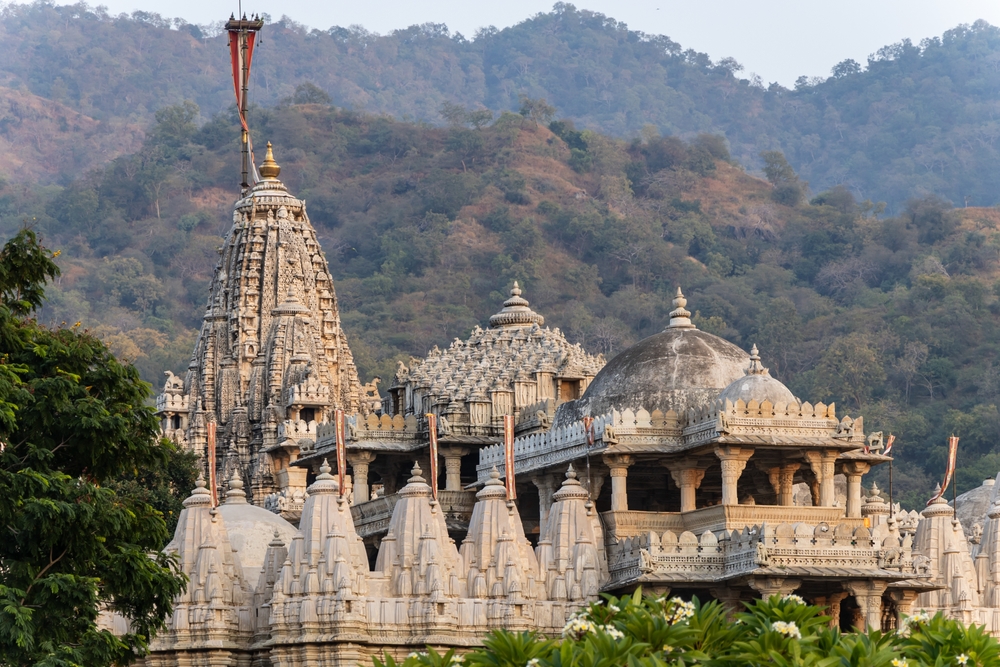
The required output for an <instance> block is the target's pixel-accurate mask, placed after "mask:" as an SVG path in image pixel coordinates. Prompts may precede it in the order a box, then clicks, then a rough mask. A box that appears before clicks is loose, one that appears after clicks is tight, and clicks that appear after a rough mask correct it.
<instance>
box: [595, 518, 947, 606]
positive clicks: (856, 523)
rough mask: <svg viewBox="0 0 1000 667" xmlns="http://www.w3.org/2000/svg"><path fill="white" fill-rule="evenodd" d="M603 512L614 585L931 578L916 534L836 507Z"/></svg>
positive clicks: (609, 584) (609, 586) (614, 587)
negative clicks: (868, 523) (916, 552)
mask: <svg viewBox="0 0 1000 667" xmlns="http://www.w3.org/2000/svg"><path fill="white" fill-rule="evenodd" d="M601 516H602V518H603V519H604V522H605V525H606V526H607V528H608V532H607V534H606V549H607V555H608V568H609V573H610V579H609V581H608V582H607V584H606V585H605V589H606V590H620V589H622V588H623V587H630V586H635V585H644V586H653V587H655V586H657V585H659V586H668V587H669V586H671V585H676V584H682V583H683V584H685V585H691V584H697V583H702V584H706V585H711V584H714V583H719V582H732V581H734V580H738V579H741V578H742V579H746V580H759V579H762V578H773V579H780V580H785V579H787V580H795V581H809V580H815V581H823V580H828V579H829V578H831V577H834V578H843V579H850V580H861V579H864V580H881V581H885V582H887V583H891V582H896V581H903V580H910V581H916V580H924V579H927V578H928V576H929V573H928V572H927V571H926V568H923V567H922V566H921V564H919V563H914V559H913V557H912V552H913V544H912V536H911V535H909V534H905V535H901V534H900V533H898V532H895V531H893V532H890V531H889V530H888V529H887V528H886V526H885V525H884V524H880V525H878V526H876V527H875V528H874V529H871V530H869V529H868V528H866V527H865V526H864V520H863V519H849V518H846V517H844V515H843V509H841V508H836V507H768V506H761V505H747V506H739V505H737V506H716V507H706V508H704V509H699V510H693V511H690V512H684V513H679V512H677V513H675V512H631V511H625V512H605V513H603V514H602V515H601ZM772 521H773V523H772ZM793 588H794V587H793Z"/></svg>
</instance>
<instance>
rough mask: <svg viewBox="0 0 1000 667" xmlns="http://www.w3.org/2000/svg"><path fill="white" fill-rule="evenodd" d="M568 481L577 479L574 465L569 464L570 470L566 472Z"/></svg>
mask: <svg viewBox="0 0 1000 667" xmlns="http://www.w3.org/2000/svg"><path fill="white" fill-rule="evenodd" d="M566 479H576V471H575V470H573V464H572V463H570V464H569V468H568V469H567V470H566Z"/></svg>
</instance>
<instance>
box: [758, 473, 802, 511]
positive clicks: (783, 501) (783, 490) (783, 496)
mask: <svg viewBox="0 0 1000 667" xmlns="http://www.w3.org/2000/svg"><path fill="white" fill-rule="evenodd" d="M801 465H802V464H801V463H786V464H784V465H780V466H776V467H774V468H768V470H767V477H768V479H769V480H770V482H771V486H772V487H774V495H776V496H777V497H778V504H779V505H784V506H786V507H787V506H790V505H792V504H793V502H794V496H795V492H794V490H793V487H794V486H795V473H796V472H797V471H798V469H799V467H801Z"/></svg>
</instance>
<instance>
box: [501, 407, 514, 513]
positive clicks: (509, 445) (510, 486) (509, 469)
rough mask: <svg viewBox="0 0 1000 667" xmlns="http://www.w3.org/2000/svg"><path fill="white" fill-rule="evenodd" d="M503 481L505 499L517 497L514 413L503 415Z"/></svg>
mask: <svg viewBox="0 0 1000 667" xmlns="http://www.w3.org/2000/svg"><path fill="white" fill-rule="evenodd" d="M503 456H504V481H505V482H506V483H507V500H514V499H515V498H517V489H516V488H515V487H514V415H504V416H503Z"/></svg>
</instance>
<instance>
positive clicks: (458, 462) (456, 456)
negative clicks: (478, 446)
mask: <svg viewBox="0 0 1000 667" xmlns="http://www.w3.org/2000/svg"><path fill="white" fill-rule="evenodd" d="M440 453H441V456H443V457H444V473H445V478H444V488H445V490H446V491H461V490H462V457H463V456H465V455H466V454H468V453H469V450H468V449H463V448H461V447H449V448H446V449H442V450H440Z"/></svg>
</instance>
